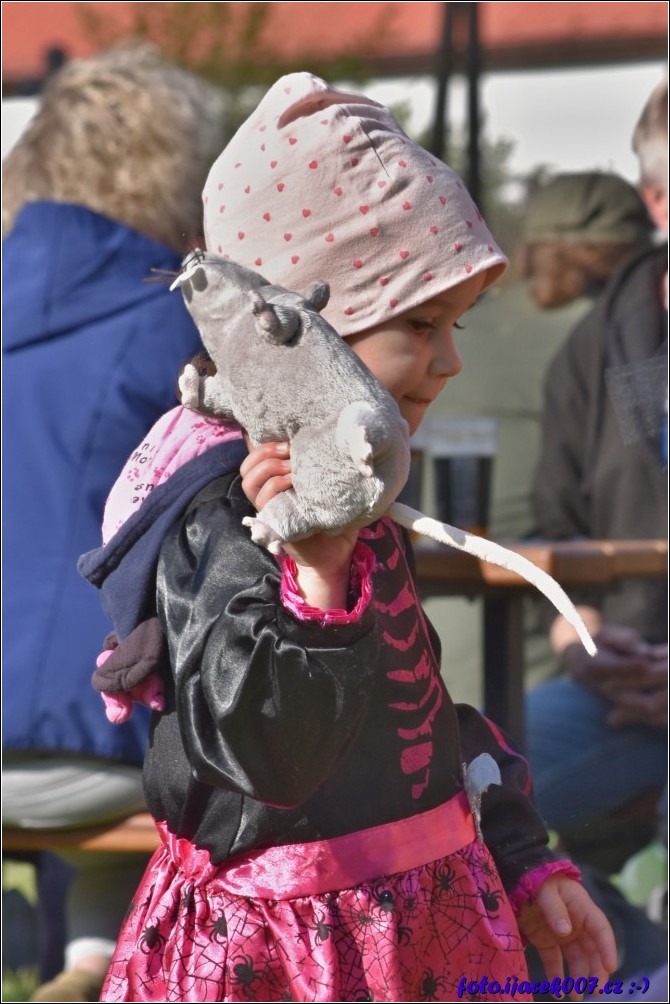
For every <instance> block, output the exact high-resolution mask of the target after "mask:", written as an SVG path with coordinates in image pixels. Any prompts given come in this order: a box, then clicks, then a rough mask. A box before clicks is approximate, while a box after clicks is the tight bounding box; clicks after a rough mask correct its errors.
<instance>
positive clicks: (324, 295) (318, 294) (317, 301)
mask: <svg viewBox="0 0 670 1004" xmlns="http://www.w3.org/2000/svg"><path fill="white" fill-rule="evenodd" d="M305 299H306V300H307V303H308V304H309V305H310V307H311V308H312V310H316V311H317V312H318V313H320V312H321V311H322V310H323V308H324V307H325V306H326V304H327V303H328V301H329V300H330V286H329V285H328V283H327V282H322V281H321V280H318V281H317V282H312V283H310V285H309V287H308V289H307V292H306V293H305Z"/></svg>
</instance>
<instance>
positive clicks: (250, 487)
mask: <svg viewBox="0 0 670 1004" xmlns="http://www.w3.org/2000/svg"><path fill="white" fill-rule="evenodd" d="M240 473H241V475H242V489H243V491H244V494H245V495H246V496H247V498H248V499H249V501H250V502H251V504H252V505H253V506H254V508H255V509H256V510H257V511H259V510H261V509H262V508H263V506H264V505H267V503H268V502H269V501H270V499H272V498H274V496H275V495H278V494H279V493H280V492H282V491H286V489H287V488H290V487H291V461H290V460H289V459H288V447H287V444H284V443H263V444H262V445H261V446H257V447H255V448H254V449H253V450H252V451H251V452H250V453H249V455H248V456H247V457H245V459H244V461H243V462H242V464H241V465H240Z"/></svg>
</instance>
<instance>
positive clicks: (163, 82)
mask: <svg viewBox="0 0 670 1004" xmlns="http://www.w3.org/2000/svg"><path fill="white" fill-rule="evenodd" d="M224 111H225V108H224V99H223V95H222V93H221V92H220V91H218V90H216V89H214V88H213V87H211V86H210V85H209V84H206V83H205V82H204V81H203V80H202V79H200V78H198V77H196V76H194V75H193V74H191V73H189V72H187V71H186V70H183V69H180V68H179V67H177V66H176V65H174V64H173V63H171V62H169V61H168V60H166V59H165V58H163V57H162V56H161V54H160V52H159V51H158V50H157V49H156V48H154V47H153V46H150V45H147V44H142V45H128V44H125V45H122V46H118V47H115V48H113V49H110V50H108V51H107V52H106V53H103V54H101V55H98V56H94V57H92V58H89V59H77V60H74V61H73V62H71V63H68V64H67V65H66V66H65V67H64V68H63V69H62V70H60V71H59V72H58V73H57V74H55V75H54V77H52V78H51V80H50V81H49V82H48V84H47V86H46V88H45V90H44V94H43V97H42V101H41V104H40V107H39V109H38V111H37V113H36V115H35V117H34V118H33V119H32V121H31V123H30V124H29V126H28V128H27V129H26V131H25V133H24V134H23V136H22V137H21V139H20V140H19V141H18V143H17V144H16V146H15V147H14V148H13V149H12V150H11V151H10V153H9V154H8V156H7V157H6V158H5V160H4V161H3V165H2V181H3V197H2V226H3V233H6V232H7V231H8V230H9V229H11V227H12V226H13V223H14V219H15V218H16V215H17V213H18V212H19V210H20V209H21V208H22V207H23V206H24V205H25V204H26V203H28V202H34V201H36V200H48V201H51V202H67V203H74V204H76V205H80V206H85V207H87V208H88V209H92V210H94V211H96V212H98V213H101V214H103V215H105V216H109V217H111V218H112V219H116V220H118V221H120V222H121V223H125V224H126V225H127V226H129V227H131V228H132V229H134V230H137V231H139V232H140V233H142V234H144V235H145V236H147V237H149V238H151V239H153V240H156V241H159V242H160V243H162V244H165V245H167V246H168V247H171V248H173V249H174V250H176V251H178V252H180V253H181V252H183V251H184V250H186V248H187V247H189V246H190V245H191V244H192V242H193V241H194V240H195V239H197V238H198V237H199V236H200V235H201V232H202V200H201V192H202V186H203V183H204V180H205V177H206V175H207V171H208V169H209V167H210V165H211V163H212V161H213V160H214V158H215V157H216V156H217V155H218V154H219V152H220V151H221V148H222V146H223V143H224V133H223V119H224Z"/></svg>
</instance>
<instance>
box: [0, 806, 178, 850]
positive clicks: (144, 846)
mask: <svg viewBox="0 0 670 1004" xmlns="http://www.w3.org/2000/svg"><path fill="white" fill-rule="evenodd" d="M159 844H160V837H159V836H158V832H157V830H156V825H155V823H154V821H153V819H152V818H151V816H150V815H149V813H148V812H142V813H139V814H138V815H136V816H129V817H128V819H124V820H122V821H121V822H115V823H107V824H103V825H101V826H78V827H76V828H74V827H73V828H70V829H53V830H46V829H39V830H36V829H30V830H24V829H19V828H18V827H15V826H3V829H2V848H3V851H5V853H10V854H11V853H24V852H27V851H53V850H56V849H58V848H59V847H60V848H68V849H70V850H80V851H118V852H119V853H147V854H152V853H153V852H154V851H155V850H156V848H157V847H158V845H159Z"/></svg>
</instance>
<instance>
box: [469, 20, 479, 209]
mask: <svg viewBox="0 0 670 1004" xmlns="http://www.w3.org/2000/svg"><path fill="white" fill-rule="evenodd" d="M466 7H467V8H468V10H467V20H468V50H467V77H468V173H467V183H468V189H469V190H470V195H471V196H472V198H473V199H474V200H475V202H476V203H477V205H479V206H480V208H481V199H482V184H481V165H480V152H481V151H480V146H479V130H480V116H479V77H480V64H481V53H480V47H479V4H478V3H468V4H466Z"/></svg>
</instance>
